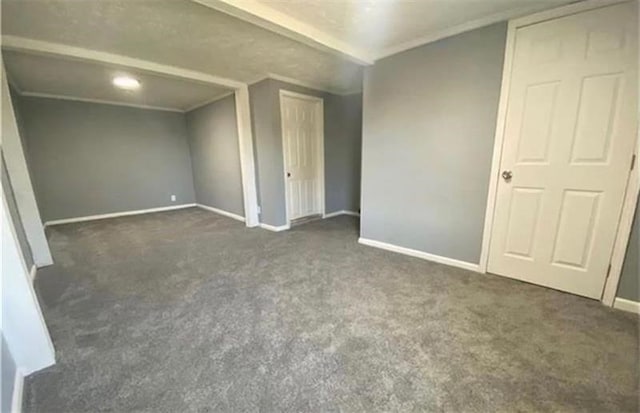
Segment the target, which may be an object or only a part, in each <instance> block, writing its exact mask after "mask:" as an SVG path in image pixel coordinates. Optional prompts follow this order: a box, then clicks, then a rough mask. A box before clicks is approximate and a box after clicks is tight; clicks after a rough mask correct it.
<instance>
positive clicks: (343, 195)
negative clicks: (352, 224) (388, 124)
mask: <svg viewBox="0 0 640 413" xmlns="http://www.w3.org/2000/svg"><path fill="white" fill-rule="evenodd" d="M325 102H326V103H325V125H324V129H325V136H324V158H325V170H324V175H325V177H324V179H325V183H326V188H325V204H326V212H327V213H331V212H335V211H352V212H360V169H361V163H360V159H361V153H362V93H357V94H353V95H346V96H337V95H329V96H327V98H326V100H325Z"/></svg>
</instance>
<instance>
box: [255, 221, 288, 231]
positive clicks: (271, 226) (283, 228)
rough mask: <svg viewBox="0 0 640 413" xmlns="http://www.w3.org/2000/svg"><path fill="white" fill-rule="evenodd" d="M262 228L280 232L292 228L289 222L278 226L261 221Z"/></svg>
mask: <svg viewBox="0 0 640 413" xmlns="http://www.w3.org/2000/svg"><path fill="white" fill-rule="evenodd" d="M260 228H263V229H266V230H269V231H273V232H280V231H286V230H288V229H289V228H291V226H290V225H289V224H285V225H280V226H278V227H276V226H275V225H269V224H265V223H260Z"/></svg>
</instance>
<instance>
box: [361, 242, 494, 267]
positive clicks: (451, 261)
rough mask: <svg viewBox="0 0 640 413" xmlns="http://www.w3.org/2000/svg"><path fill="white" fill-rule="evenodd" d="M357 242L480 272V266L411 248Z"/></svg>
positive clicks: (383, 243) (380, 243)
mask: <svg viewBox="0 0 640 413" xmlns="http://www.w3.org/2000/svg"><path fill="white" fill-rule="evenodd" d="M358 242H359V243H360V244H362V245H368V246H370V247H375V248H380V249H383V250H387V251H392V252H397V253H399V254H404V255H409V256H411V257H416V258H422V259H423V260H427V261H433V262H437V263H438V264H444V265H450V266H452V267H458V268H463V269H465V270H469V271H474V272H482V271H480V265H479V264H474V263H471V262H466V261H460V260H456V259H453V258H447V257H441V256H439V255H433V254H429V253H428V252H423V251H418V250H414V249H411V248H405V247H400V246H398V245H393V244H388V243H386V242H381V241H375V240H372V239H367V238H358Z"/></svg>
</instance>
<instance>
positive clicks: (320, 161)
mask: <svg viewBox="0 0 640 413" xmlns="http://www.w3.org/2000/svg"><path fill="white" fill-rule="evenodd" d="M286 97H292V98H296V99H304V100H308V101H311V102H313V103H314V104H315V107H316V108H315V110H316V116H317V117H318V119H319V120H320V121H319V122H318V126H317V131H316V134H317V142H316V143H317V145H318V150H317V151H316V154H317V155H316V156H317V160H316V165H317V171H316V174H317V177H318V193H317V194H316V196H317V197H318V200H319V202H320V214H321V215H322V217H323V218H324V217H325V215H326V214H325V188H324V99H322V98H319V97H316V96H310V95H305V94H302V93H296V92H292V91H289V90H285V89H280V93H279V99H280V124H281V125H282V124H283V123H284V117H283V114H284V111H283V98H286ZM281 129H282V128H281ZM281 134H282V137H281V139H282V166H283V170H282V177H283V179H284V182H285V185H284V196H285V199H284V201H285V215H286V219H287V226H289V225H291V219H290V218H289V217H290V216H291V214H290V212H289V189H288V185H287V164H286V152H285V151H286V146H285V145H286V142H285V139H284V130H281Z"/></svg>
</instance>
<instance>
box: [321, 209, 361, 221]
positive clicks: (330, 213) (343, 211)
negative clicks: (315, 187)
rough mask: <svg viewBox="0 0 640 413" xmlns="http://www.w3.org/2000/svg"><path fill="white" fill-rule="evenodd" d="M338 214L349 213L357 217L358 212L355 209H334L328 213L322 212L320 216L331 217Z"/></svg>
mask: <svg viewBox="0 0 640 413" xmlns="http://www.w3.org/2000/svg"><path fill="white" fill-rule="evenodd" d="M338 215H351V216H352V217H359V216H360V213H358V212H355V211H348V210H346V209H343V210H340V211H335V212H329V213H328V214H324V215H323V216H322V218H325V219H326V218H333V217H337V216H338Z"/></svg>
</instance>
